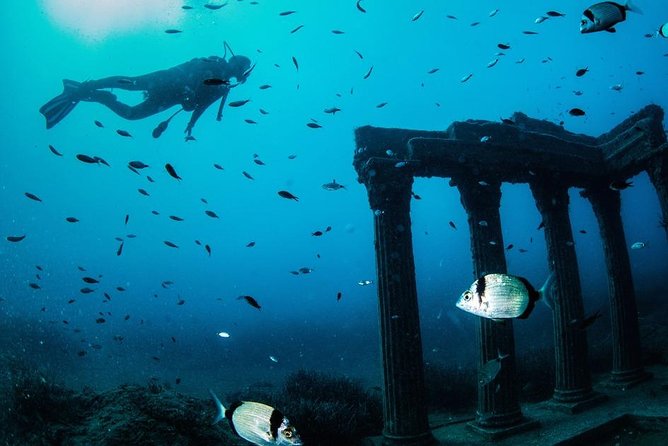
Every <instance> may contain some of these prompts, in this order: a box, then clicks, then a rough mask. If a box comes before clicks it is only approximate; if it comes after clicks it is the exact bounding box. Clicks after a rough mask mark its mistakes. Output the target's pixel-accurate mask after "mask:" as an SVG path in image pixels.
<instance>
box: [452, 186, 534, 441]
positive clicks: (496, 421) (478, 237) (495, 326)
mask: <svg viewBox="0 0 668 446" xmlns="http://www.w3.org/2000/svg"><path fill="white" fill-rule="evenodd" d="M452 183H454V184H456V185H457V188H458V189H459V193H460V196H461V202H462V205H463V206H464V209H465V210H466V213H467V215H468V224H469V230H470V233H471V255H472V258H473V275H474V279H477V278H479V277H482V276H484V275H485V274H489V273H506V256H505V252H504V243H503V234H502V231H501V217H500V215H499V206H500V204H501V184H500V183H493V184H489V185H488V186H482V185H480V184H479V183H478V182H477V181H476V180H475V179H474V176H473V175H470V176H469V175H467V176H466V177H461V178H453V180H452ZM476 335H477V340H478V368H480V367H482V366H483V364H485V363H487V362H488V361H491V360H494V359H497V358H498V355H499V352H501V353H502V354H508V355H509V356H508V358H506V359H504V360H503V362H502V366H501V371H500V372H499V374H498V375H497V377H496V378H495V379H494V380H493V381H491V382H490V383H488V384H485V385H483V384H481V383H479V384H478V407H477V410H476V420H475V422H473V423H471V424H469V426H470V427H471V428H473V429H474V430H476V431H477V432H479V433H482V434H483V435H485V436H487V437H488V438H493V439H497V438H501V437H504V436H507V435H510V434H513V433H516V432H518V431H522V430H526V429H529V428H532V427H535V426H537V425H538V423H537V422H535V421H531V420H528V419H527V418H525V417H524V416H523V415H522V411H521V409H520V404H519V388H518V381H517V376H516V374H515V339H514V334H513V322H512V320H506V321H504V322H503V323H500V322H495V321H492V320H490V319H486V318H481V317H479V318H478V320H477V327H476Z"/></svg>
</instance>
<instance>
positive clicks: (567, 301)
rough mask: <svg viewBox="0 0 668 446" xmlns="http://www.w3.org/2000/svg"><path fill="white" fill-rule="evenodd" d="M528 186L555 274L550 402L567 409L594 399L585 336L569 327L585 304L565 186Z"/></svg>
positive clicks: (547, 183)
mask: <svg viewBox="0 0 668 446" xmlns="http://www.w3.org/2000/svg"><path fill="white" fill-rule="evenodd" d="M530 186H531V191H532V193H533V196H534V198H535V200H536V205H537V207H538V210H539V212H540V214H541V216H542V219H543V223H544V225H545V241H546V245H547V255H548V264H549V269H550V271H551V272H553V273H554V274H555V278H554V279H555V283H554V288H553V297H554V314H553V324H554V351H555V361H554V362H555V367H556V370H555V389H554V396H553V403H556V404H562V405H564V406H565V407H567V408H568V407H570V406H574V405H578V404H581V403H583V402H586V401H589V400H591V399H592V398H593V397H594V394H593V391H592V385H591V373H590V370H589V358H588V355H587V334H586V331H584V330H577V329H574V328H573V326H572V325H571V321H573V320H582V319H583V318H584V304H583V301H582V293H581V288H580V273H579V270H578V261H577V256H576V254H575V246H574V243H573V230H572V228H571V220H570V217H569V215H568V204H569V198H568V187H567V186H566V185H564V184H561V183H560V182H558V181H556V180H550V179H549V178H547V179H543V180H542V181H541V180H534V182H532V183H530Z"/></svg>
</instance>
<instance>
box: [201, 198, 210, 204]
mask: <svg viewBox="0 0 668 446" xmlns="http://www.w3.org/2000/svg"><path fill="white" fill-rule="evenodd" d="M200 201H201V202H202V203H204V204H209V202H208V201H207V199H206V198H200Z"/></svg>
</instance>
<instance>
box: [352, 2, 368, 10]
mask: <svg viewBox="0 0 668 446" xmlns="http://www.w3.org/2000/svg"><path fill="white" fill-rule="evenodd" d="M360 3H362V0H357V3H355V7H356V8H357V10H358V11H359V12H366V9H364V8H362V5H361V4H360Z"/></svg>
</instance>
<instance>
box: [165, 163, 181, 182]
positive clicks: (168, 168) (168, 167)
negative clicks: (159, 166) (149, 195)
mask: <svg viewBox="0 0 668 446" xmlns="http://www.w3.org/2000/svg"><path fill="white" fill-rule="evenodd" d="M165 170H166V171H167V173H168V174H169V176H171V177H172V178H176V179H177V180H180V179H181V177H180V176H179V175H178V174H177V173H176V170H175V169H174V166H172V165H171V164H169V163H167V164H165Z"/></svg>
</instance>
